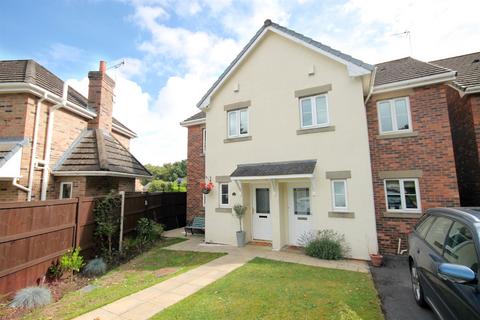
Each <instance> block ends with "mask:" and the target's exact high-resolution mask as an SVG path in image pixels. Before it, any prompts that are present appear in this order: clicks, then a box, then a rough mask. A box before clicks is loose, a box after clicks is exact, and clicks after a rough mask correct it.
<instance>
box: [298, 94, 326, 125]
mask: <svg viewBox="0 0 480 320" xmlns="http://www.w3.org/2000/svg"><path fill="white" fill-rule="evenodd" d="M300 122H301V123H300V125H301V127H302V128H312V127H322V126H326V125H328V123H329V116H328V104H327V95H325V94H321V95H317V96H312V97H305V98H301V99H300Z"/></svg>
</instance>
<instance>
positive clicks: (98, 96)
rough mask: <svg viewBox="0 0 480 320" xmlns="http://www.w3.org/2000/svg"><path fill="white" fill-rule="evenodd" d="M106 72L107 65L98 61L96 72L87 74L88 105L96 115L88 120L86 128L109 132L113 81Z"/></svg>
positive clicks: (110, 129) (110, 128) (110, 127)
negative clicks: (98, 65)
mask: <svg viewBox="0 0 480 320" xmlns="http://www.w3.org/2000/svg"><path fill="white" fill-rule="evenodd" d="M106 71H107V63H106V62H105V61H100V67H99V69H98V71H90V72H89V73H88V80H89V82H88V104H89V106H90V107H92V108H93V109H95V112H96V113H97V117H96V118H94V119H92V120H90V122H89V123H88V127H89V128H94V129H97V128H99V129H105V130H107V131H109V132H111V131H112V113H113V89H114V88H115V81H113V80H112V78H110V77H109V76H108V75H107V73H106Z"/></svg>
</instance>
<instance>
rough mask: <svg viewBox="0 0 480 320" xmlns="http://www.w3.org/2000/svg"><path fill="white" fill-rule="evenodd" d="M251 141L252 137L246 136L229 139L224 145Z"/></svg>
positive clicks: (225, 140)
mask: <svg viewBox="0 0 480 320" xmlns="http://www.w3.org/2000/svg"><path fill="white" fill-rule="evenodd" d="M250 140H252V136H245V137H236V138H227V139H224V140H223V143H232V142H242V141H250Z"/></svg>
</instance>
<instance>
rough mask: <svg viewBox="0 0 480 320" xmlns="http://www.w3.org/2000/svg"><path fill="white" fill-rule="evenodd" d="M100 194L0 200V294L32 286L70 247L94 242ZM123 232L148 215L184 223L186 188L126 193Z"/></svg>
mask: <svg viewBox="0 0 480 320" xmlns="http://www.w3.org/2000/svg"><path fill="white" fill-rule="evenodd" d="M102 197H103V196H99V197H80V198H76V199H67V200H48V201H32V202H9V203H0V294H7V293H11V292H14V291H16V290H18V289H20V288H23V287H26V286H29V285H35V283H36V282H38V281H39V279H40V278H42V277H43V276H44V275H45V273H46V271H47V269H48V267H49V266H50V265H51V264H52V263H53V262H55V261H56V260H57V259H58V257H60V256H61V255H63V254H64V253H65V252H66V251H67V250H68V249H71V248H72V247H81V248H82V250H86V249H89V248H92V247H93V246H94V245H95V237H94V231H95V217H94V214H93V208H94V206H95V201H96V200H97V199H99V198H102ZM124 213H125V217H124V219H125V220H124V233H128V232H130V231H132V230H134V229H135V226H136V225H137V221H138V219H140V218H142V217H148V218H151V219H154V220H155V221H157V222H159V223H162V224H164V225H165V226H166V229H167V230H168V229H173V228H178V227H182V226H185V217H186V194H185V193H128V194H127V195H126V197H125V212H124Z"/></svg>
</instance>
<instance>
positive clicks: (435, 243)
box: [425, 217, 452, 254]
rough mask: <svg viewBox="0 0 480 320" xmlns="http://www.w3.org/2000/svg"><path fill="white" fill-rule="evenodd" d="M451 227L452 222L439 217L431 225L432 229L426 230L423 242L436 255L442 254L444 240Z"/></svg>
mask: <svg viewBox="0 0 480 320" xmlns="http://www.w3.org/2000/svg"><path fill="white" fill-rule="evenodd" d="M451 225H452V220H450V219H447V218H443V217H439V218H437V219H436V220H435V222H434V223H433V224H432V227H431V228H430V229H429V230H428V232H427V236H426V237H425V241H426V242H427V243H428V244H430V246H432V248H433V250H435V251H436V252H437V253H438V254H442V252H443V245H444V243H445V238H446V236H447V233H448V229H450V226H451Z"/></svg>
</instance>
